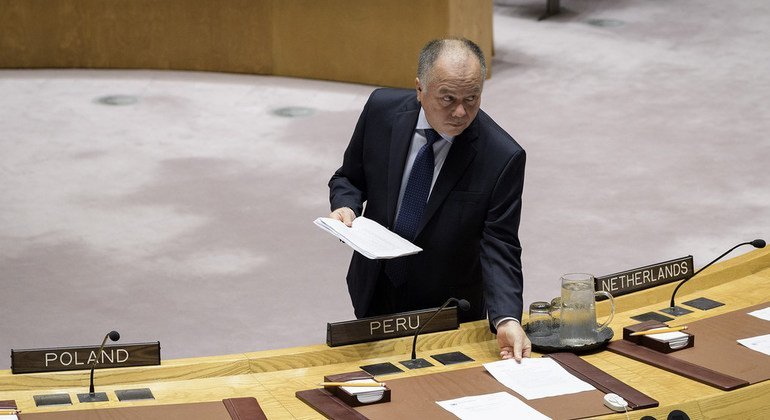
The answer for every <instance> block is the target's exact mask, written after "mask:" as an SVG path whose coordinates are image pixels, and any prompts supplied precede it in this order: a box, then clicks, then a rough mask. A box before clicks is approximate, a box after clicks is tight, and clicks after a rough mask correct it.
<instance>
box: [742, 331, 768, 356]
mask: <svg viewBox="0 0 770 420" xmlns="http://www.w3.org/2000/svg"><path fill="white" fill-rule="evenodd" d="M738 343H740V344H742V345H744V346H746V347H748V348H750V349H752V350H755V351H758V352H760V353H764V354H766V355H768V356H770V334H766V335H759V336H756V337H749V338H743V339H740V340H738Z"/></svg>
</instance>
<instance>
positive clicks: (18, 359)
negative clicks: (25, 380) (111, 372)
mask: <svg viewBox="0 0 770 420" xmlns="http://www.w3.org/2000/svg"><path fill="white" fill-rule="evenodd" d="M98 351H99V346H94V347H56V348H47V349H29V350H11V372H12V373H14V374H17V373H38V372H62V371H68V370H86V369H91V364H92V363H93V362H94V360H96V369H106V368H117V367H134V366H156V365H160V342H155V343H140V344H126V345H117V344H115V345H111V346H104V349H103V350H102V353H101V354H100V355H98V356H97V354H96V353H97V352H98Z"/></svg>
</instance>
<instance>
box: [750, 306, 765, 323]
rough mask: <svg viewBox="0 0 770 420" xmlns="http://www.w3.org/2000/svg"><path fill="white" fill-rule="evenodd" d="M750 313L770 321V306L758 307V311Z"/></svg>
mask: <svg viewBox="0 0 770 420" xmlns="http://www.w3.org/2000/svg"><path fill="white" fill-rule="evenodd" d="M749 315H751V316H755V317H757V318H759V319H764V320H765V321H770V306H768V307H767V308H765V309H757V310H756V311H753V312H749Z"/></svg>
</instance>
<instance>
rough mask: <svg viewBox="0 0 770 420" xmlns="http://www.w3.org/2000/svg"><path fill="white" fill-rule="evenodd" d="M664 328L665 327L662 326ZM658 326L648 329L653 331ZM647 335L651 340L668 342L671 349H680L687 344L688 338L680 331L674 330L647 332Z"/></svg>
mask: <svg viewBox="0 0 770 420" xmlns="http://www.w3.org/2000/svg"><path fill="white" fill-rule="evenodd" d="M662 328H665V327H662ZM657 329H658V328H653V329H651V330H649V331H655V330H657ZM647 337H649V338H652V339H653V340H657V341H660V342H663V343H668V346H669V347H671V348H672V349H674V350H676V349H680V348H682V347H684V346H686V345H687V343H688V342H689V340H690V336H689V335H687V334H685V333H683V332H680V331H674V332H667V333H660V334H648V335H647Z"/></svg>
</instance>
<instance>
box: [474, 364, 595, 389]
mask: <svg viewBox="0 0 770 420" xmlns="http://www.w3.org/2000/svg"><path fill="white" fill-rule="evenodd" d="M484 367H485V368H486V369H487V371H488V372H489V373H491V374H492V376H494V377H495V379H497V381H498V382H500V383H501V384H503V385H505V386H507V387H508V388H510V389H512V390H514V391H515V392H516V393H517V394H519V395H521V396H522V397H524V398H526V399H528V400H534V399H536V398H544V397H554V396H557V395H565V394H574V393H576V392H583V391H591V390H594V389H596V388H594V387H593V386H592V385H591V384H589V383H587V382H584V381H582V380H580V379H578V378H577V377H575V376H574V375H572V374H571V373H569V372H567V370H565V369H564V368H563V367H561V365H559V364H558V363H556V361H554V360H553V359H551V358H548V357H540V358H536V359H530V358H524V359H521V363H516V361H515V360H513V359H508V360H500V361H497V362H492V363H485V364H484Z"/></svg>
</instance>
